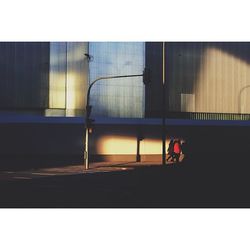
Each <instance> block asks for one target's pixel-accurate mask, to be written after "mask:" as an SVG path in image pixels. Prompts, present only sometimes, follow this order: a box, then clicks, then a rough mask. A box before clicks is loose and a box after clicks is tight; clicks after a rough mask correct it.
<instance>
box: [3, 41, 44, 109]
mask: <svg viewBox="0 0 250 250" xmlns="http://www.w3.org/2000/svg"><path fill="white" fill-rule="evenodd" d="M48 69H49V43H42V42H41V43H39V42H2V43H0V79H1V84H0V108H1V109H27V108H29V109H43V108H46V107H47V105H48V91H47V90H48V76H49V75H48Z"/></svg>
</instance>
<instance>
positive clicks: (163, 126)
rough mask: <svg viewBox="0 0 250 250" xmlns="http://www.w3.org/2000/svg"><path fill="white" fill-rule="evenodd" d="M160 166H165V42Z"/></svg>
mask: <svg viewBox="0 0 250 250" xmlns="http://www.w3.org/2000/svg"><path fill="white" fill-rule="evenodd" d="M162 165H163V166H165V165H166V82H165V42H163V43H162Z"/></svg>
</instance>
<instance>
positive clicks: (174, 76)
mask: <svg viewBox="0 0 250 250" xmlns="http://www.w3.org/2000/svg"><path fill="white" fill-rule="evenodd" d="M249 52H250V43H246V42H167V43H166V83H167V88H166V96H167V97H168V98H169V99H168V101H167V103H168V107H167V109H168V110H169V111H182V112H225V113H227V112H231V113H237V112H238V110H240V112H243V113H244V112H247V113H248V109H247V107H245V111H244V109H242V108H241V109H240V106H241V105H243V99H244V98H245V99H246V98H248V95H249V93H248V94H246V91H245V90H246V88H245V87H246V86H247V85H249V84H250V83H249V82H248V79H247V77H248V73H246V71H247V72H248V69H247V65H249V63H250V53H249ZM161 58H162V43H160V42H156V43H146V67H148V68H149V69H150V72H151V81H152V82H151V83H150V84H148V85H146V86H145V91H146V92H145V96H146V100H145V102H146V104H145V109H146V110H145V114H146V117H161V114H162V111H161V109H162V98H161V96H159V93H162V66H161V63H162V60H161ZM222 60H224V62H225V63H223V61H222ZM235 65H236V66H235ZM234 67H236V69H234ZM232 69H233V70H232ZM208 71H209V72H208ZM235 75H236V76H235ZM244 77H245V78H244ZM198 83H199V84H198ZM218 83H220V84H219V85H218ZM228 85H229V86H228ZM171 86H174V87H171ZM226 86H227V88H226ZM239 88H240V89H239ZM242 89H244V91H243V92H244V93H243V94H242V92H241V90H242ZM224 90H226V94H225V93H224V92H225V91H224ZM235 93H236V94H235ZM238 93H239V95H238ZM193 94H195V96H194V95H193ZM236 95H237V96H236ZM220 96H221V97H220ZM159 97H160V98H159ZM221 100H224V101H225V100H229V104H230V105H228V107H227V108H226V109H225V107H224V106H223V101H221ZM244 102H246V101H245V100H244ZM238 103H240V104H238ZM245 106H246V104H245ZM223 110H224V111H223ZM232 110H233V111H232Z"/></svg>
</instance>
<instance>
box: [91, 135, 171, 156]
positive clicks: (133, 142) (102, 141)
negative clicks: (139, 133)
mask: <svg viewBox="0 0 250 250" xmlns="http://www.w3.org/2000/svg"><path fill="white" fill-rule="evenodd" d="M168 142H169V141H168V140H167V141H166V143H167V145H168ZM91 144H92V146H91V152H93V154H99V155H123V154H124V155H136V153H137V138H136V136H134V137H133V136H125V135H124V136H122V135H120V136H119V135H103V136H100V137H99V138H98V139H96V140H95V138H91ZM139 153H140V155H154V154H161V153H162V142H161V140H160V139H144V140H142V141H140V151H139Z"/></svg>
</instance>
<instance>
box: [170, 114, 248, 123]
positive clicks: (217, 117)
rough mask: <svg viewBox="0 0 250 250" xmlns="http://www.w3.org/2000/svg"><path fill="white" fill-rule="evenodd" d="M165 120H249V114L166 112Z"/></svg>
mask: <svg viewBox="0 0 250 250" xmlns="http://www.w3.org/2000/svg"><path fill="white" fill-rule="evenodd" d="M166 117H167V118H173V119H190V120H233V121H236V120H240V121H248V120H250V114H238V113H205V112H167V115H166Z"/></svg>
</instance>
